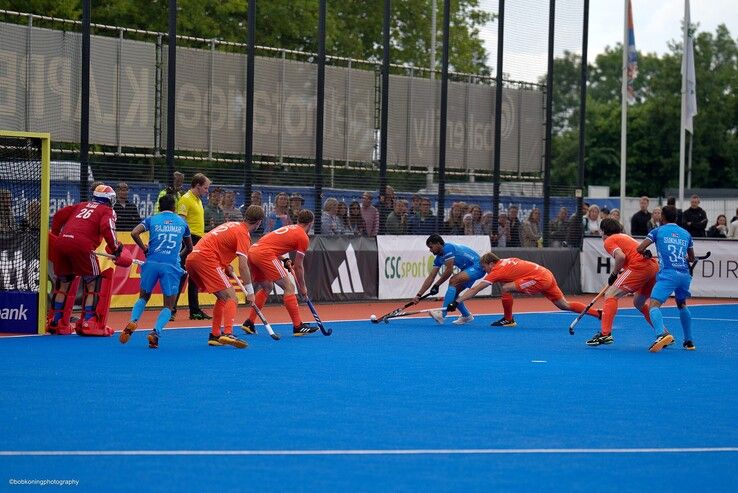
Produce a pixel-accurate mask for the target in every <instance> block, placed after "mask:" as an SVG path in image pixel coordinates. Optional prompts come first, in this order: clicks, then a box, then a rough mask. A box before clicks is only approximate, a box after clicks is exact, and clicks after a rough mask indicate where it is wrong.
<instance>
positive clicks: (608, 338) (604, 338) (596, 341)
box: [587, 332, 615, 346]
mask: <svg viewBox="0 0 738 493" xmlns="http://www.w3.org/2000/svg"><path fill="white" fill-rule="evenodd" d="M613 342H615V339H613V338H612V334H607V335H604V334H603V333H602V332H598V333H596V334H595V335H594V337H592V339H590V340H588V341H587V346H599V345H600V344H612V343H613Z"/></svg>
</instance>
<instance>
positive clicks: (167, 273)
mask: <svg viewBox="0 0 738 493" xmlns="http://www.w3.org/2000/svg"><path fill="white" fill-rule="evenodd" d="M182 275H184V270H183V269H182V267H180V266H179V265H173V264H164V263H162V262H154V261H153V260H147V261H146V263H145V264H143V265H142V266H141V289H142V290H143V291H146V292H147V293H150V292H152V291H153V290H154V286H156V281H159V286H160V287H161V292H162V293H163V294H164V296H174V295H176V294H177V293H179V281H180V279H182Z"/></svg>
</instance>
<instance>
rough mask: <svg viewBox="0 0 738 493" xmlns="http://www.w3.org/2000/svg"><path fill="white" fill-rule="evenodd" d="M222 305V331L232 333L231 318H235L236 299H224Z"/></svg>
mask: <svg viewBox="0 0 738 493" xmlns="http://www.w3.org/2000/svg"><path fill="white" fill-rule="evenodd" d="M224 305H225V306H224V307H223V332H225V333H226V334H228V335H231V334H233V319H235V318H236V300H226V301H225V302H224Z"/></svg>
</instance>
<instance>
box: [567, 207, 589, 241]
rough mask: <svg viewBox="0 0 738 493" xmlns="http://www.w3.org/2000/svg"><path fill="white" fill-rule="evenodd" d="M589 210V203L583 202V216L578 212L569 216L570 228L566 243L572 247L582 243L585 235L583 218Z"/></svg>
mask: <svg viewBox="0 0 738 493" xmlns="http://www.w3.org/2000/svg"><path fill="white" fill-rule="evenodd" d="M588 212H589V204H588V203H586V202H582V210H581V217H580V216H579V214H577V213H576V212H575V213H574V214H572V215H571V216H570V217H569V228H568V230H567V231H566V244H567V245H568V246H570V247H579V246H581V245H582V237H583V236H584V226H583V222H582V219H583V218H584V217H586V216H587V213H588Z"/></svg>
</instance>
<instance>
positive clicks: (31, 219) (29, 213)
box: [20, 199, 41, 231]
mask: <svg viewBox="0 0 738 493" xmlns="http://www.w3.org/2000/svg"><path fill="white" fill-rule="evenodd" d="M40 226H41V202H39V201H38V200H35V199H34V200H31V201H30V202H29V203H28V207H27V208H26V217H24V218H23V219H22V220H21V222H20V229H21V230H22V231H38V228H39V227H40Z"/></svg>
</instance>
